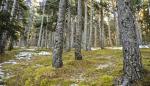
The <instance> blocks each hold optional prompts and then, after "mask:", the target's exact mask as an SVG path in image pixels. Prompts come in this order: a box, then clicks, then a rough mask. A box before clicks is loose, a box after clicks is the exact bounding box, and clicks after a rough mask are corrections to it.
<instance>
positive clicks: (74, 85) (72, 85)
mask: <svg viewBox="0 0 150 86" xmlns="http://www.w3.org/2000/svg"><path fill="white" fill-rule="evenodd" d="M70 86H79V85H78V84H75V83H73V84H71V85H70Z"/></svg>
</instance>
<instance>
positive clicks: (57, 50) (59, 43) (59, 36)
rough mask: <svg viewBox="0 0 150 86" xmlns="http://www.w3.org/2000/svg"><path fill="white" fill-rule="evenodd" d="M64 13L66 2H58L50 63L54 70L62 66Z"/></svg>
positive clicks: (63, 0) (62, 0) (61, 0)
mask: <svg viewBox="0 0 150 86" xmlns="http://www.w3.org/2000/svg"><path fill="white" fill-rule="evenodd" d="M65 11H66V0H60V2H59V12H58V20H57V26H56V33H55V44H54V49H53V62H52V66H53V67H55V68H60V67H62V66H63V62H62V52H63V29H64V20H65Z"/></svg>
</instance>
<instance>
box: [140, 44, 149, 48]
mask: <svg viewBox="0 0 150 86" xmlns="http://www.w3.org/2000/svg"><path fill="white" fill-rule="evenodd" d="M139 48H150V47H149V45H139Z"/></svg>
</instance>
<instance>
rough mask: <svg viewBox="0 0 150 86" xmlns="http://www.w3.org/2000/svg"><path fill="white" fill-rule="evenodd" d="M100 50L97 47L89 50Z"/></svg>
mask: <svg viewBox="0 0 150 86" xmlns="http://www.w3.org/2000/svg"><path fill="white" fill-rule="evenodd" d="M100 49H101V48H99V47H97V48H93V47H92V48H91V50H100Z"/></svg>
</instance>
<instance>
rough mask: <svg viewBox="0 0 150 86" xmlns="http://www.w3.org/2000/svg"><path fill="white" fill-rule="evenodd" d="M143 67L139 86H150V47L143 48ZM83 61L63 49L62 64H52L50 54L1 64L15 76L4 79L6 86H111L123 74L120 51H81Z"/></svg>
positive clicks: (72, 52) (71, 52)
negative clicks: (57, 65)
mask: <svg viewBox="0 0 150 86" xmlns="http://www.w3.org/2000/svg"><path fill="white" fill-rule="evenodd" d="M141 51H142V58H143V64H144V68H145V73H144V79H143V80H142V81H141V82H140V83H139V86H150V81H149V80H150V72H149V71H150V49H142V50H141ZM82 54H83V60H80V61H76V60H74V50H72V51H70V52H64V54H63V63H64V66H63V67H62V68H59V69H55V68H53V67H52V66H51V64H52V56H36V57H33V58H32V59H31V60H30V61H17V62H18V64H15V65H10V64H7V65H3V69H4V70H5V71H6V72H9V73H11V74H12V75H14V77H12V78H10V79H8V80H6V84H7V85H8V86H70V85H73V84H74V86H75V84H77V85H78V86H112V85H113V82H114V80H115V79H116V78H117V77H118V76H121V75H122V65H123V63H122V52H121V50H108V49H104V50H95V51H82Z"/></svg>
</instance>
